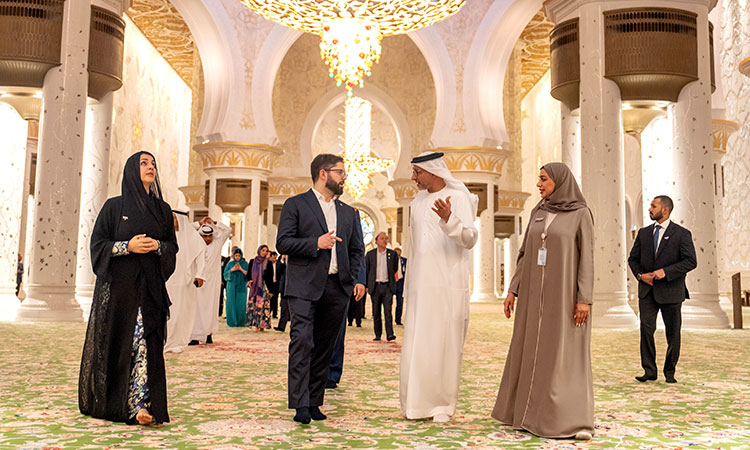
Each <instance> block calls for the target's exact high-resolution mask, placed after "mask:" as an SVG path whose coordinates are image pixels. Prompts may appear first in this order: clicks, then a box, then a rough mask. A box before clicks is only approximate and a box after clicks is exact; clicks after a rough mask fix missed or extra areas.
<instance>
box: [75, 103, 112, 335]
mask: <svg viewBox="0 0 750 450" xmlns="http://www.w3.org/2000/svg"><path fill="white" fill-rule="evenodd" d="M112 96H113V94H112V93H111V92H110V93H109V94H106V95H105V96H104V97H103V98H102V100H101V101H100V102H96V101H95V100H89V102H90V104H89V105H88V107H87V108H86V123H87V124H88V126H87V127H86V141H85V143H84V148H83V161H84V164H83V168H82V170H81V214H80V217H79V228H78V260H77V263H76V299H77V300H78V303H79V304H80V305H81V309H83V318H84V320H88V316H89V311H90V310H91V299H92V297H93V294H94V283H95V282H96V277H95V276H94V271H93V269H92V268H91V255H90V251H89V243H90V240H91V232H92V231H93V229H94V222H96V217H97V215H98V214H99V210H100V209H101V208H102V205H104V202H106V201H107V187H108V185H109V183H108V181H109V147H110V144H111V142H112V133H111V127H112Z"/></svg>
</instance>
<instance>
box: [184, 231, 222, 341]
mask: <svg viewBox="0 0 750 450" xmlns="http://www.w3.org/2000/svg"><path fill="white" fill-rule="evenodd" d="M193 226H194V227H195V229H197V230H198V233H199V234H200V235H201V237H202V238H203V240H204V241H205V243H206V249H205V252H204V258H205V268H204V270H203V274H204V275H205V276H206V283H205V284H204V285H203V287H202V288H200V289H199V290H198V309H197V311H196V314H195V324H194V325H193V333H192V335H191V336H190V339H191V341H190V344H189V345H198V344H213V338H212V335H213V334H214V333H216V332H217V331H218V330H219V292H220V291H221V277H222V273H221V247H223V246H224V243H225V242H226V241H227V239H229V236H231V235H232V229H231V228H229V227H228V226H226V225H224V224H223V223H221V222H214V220H213V219H211V218H210V217H204V218H203V219H201V220H200V222H195V223H193Z"/></svg>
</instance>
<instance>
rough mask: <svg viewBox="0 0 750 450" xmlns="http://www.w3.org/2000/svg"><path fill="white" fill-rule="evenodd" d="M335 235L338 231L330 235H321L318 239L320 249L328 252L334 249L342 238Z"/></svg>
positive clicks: (331, 232)
mask: <svg viewBox="0 0 750 450" xmlns="http://www.w3.org/2000/svg"><path fill="white" fill-rule="evenodd" d="M334 233H336V230H331V231H329V232H328V233H326V234H323V235H321V236H320V237H319V238H318V248H319V249H323V250H328V249H331V248H333V246H334V245H335V244H336V242H341V238H340V237H338V236H336V235H334Z"/></svg>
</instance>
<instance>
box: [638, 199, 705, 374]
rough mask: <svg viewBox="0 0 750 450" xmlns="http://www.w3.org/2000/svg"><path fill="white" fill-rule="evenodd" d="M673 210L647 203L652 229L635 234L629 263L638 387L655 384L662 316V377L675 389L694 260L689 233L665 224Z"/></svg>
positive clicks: (665, 202) (667, 204)
mask: <svg viewBox="0 0 750 450" xmlns="http://www.w3.org/2000/svg"><path fill="white" fill-rule="evenodd" d="M673 210H674V203H673V202H672V199H671V198H669V197H667V196H666V195H659V196H657V197H655V198H654V200H653V201H652V202H651V206H650V207H649V209H648V215H649V217H651V220H654V221H655V223H653V224H651V225H649V226H647V227H644V228H641V229H640V230H638V236H637V237H636V238H635V242H634V243H633V249H632V250H631V252H630V257H629V258H628V264H629V265H630V269H631V270H632V271H633V274H635V277H636V278H637V279H638V309H639V311H640V319H641V366H642V367H643V370H644V374H643V375H641V376H637V377H635V379H636V380H638V381H640V382H645V381H648V380H655V379H656V373H657V368H656V348H655V346H654V331H656V316H657V314H658V313H659V311H661V316H662V319H663V320H664V329H665V332H666V335H667V354H666V356H665V358H664V377H665V379H666V381H667V383H676V382H677V380H675V377H674V373H675V367H676V366H677V360H678V359H679V357H680V327H681V325H682V315H681V309H682V302H684V301H685V299H686V298H690V295H689V293H688V290H687V286H686V285H685V275H686V274H687V273H688V272H690V271H691V270H693V269H695V267H696V265H697V263H696V257H695V247H694V246H693V237H692V235H691V234H690V231H688V230H687V229H685V228H683V227H681V226H679V225H677V224H676V223H674V222H672V221H671V220H669V216H670V214H671V213H672V211H673Z"/></svg>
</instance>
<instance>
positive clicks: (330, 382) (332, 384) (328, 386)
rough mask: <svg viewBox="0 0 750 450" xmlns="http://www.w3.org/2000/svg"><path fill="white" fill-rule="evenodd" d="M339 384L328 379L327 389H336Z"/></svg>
mask: <svg viewBox="0 0 750 450" xmlns="http://www.w3.org/2000/svg"><path fill="white" fill-rule="evenodd" d="M337 387H339V384H338V383H336V382H335V381H333V380H326V389H336V388H337Z"/></svg>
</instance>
